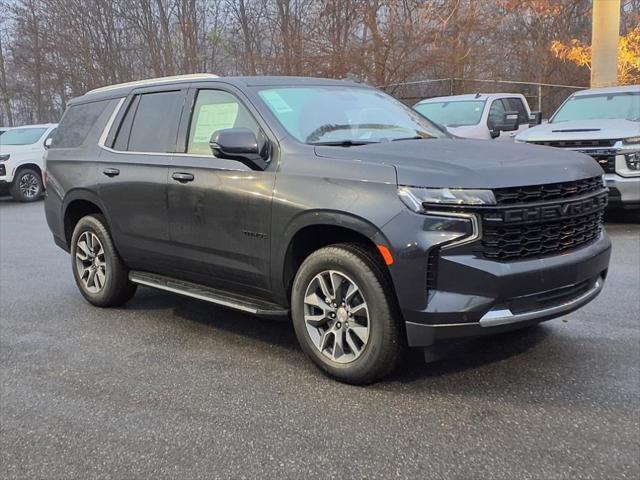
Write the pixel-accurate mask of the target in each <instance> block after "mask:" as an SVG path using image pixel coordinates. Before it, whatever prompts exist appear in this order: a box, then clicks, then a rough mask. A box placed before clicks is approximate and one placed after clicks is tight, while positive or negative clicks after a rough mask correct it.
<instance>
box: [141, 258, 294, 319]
mask: <svg viewBox="0 0 640 480" xmlns="http://www.w3.org/2000/svg"><path fill="white" fill-rule="evenodd" d="M129 280H130V281H131V282H133V283H137V284H138V285H145V286H147V287H153V288H157V289H159V290H166V291H167V292H173V293H177V294H180V295H184V296H186V297H192V298H197V299H199V300H204V301H205V302H211V303H215V304H216V305H220V306H223V307H227V308H233V309H234V310H240V311H243V312H247V313H251V314H253V315H258V316H261V317H282V316H287V315H289V310H288V309H286V308H284V307H282V306H281V305H278V304H276V303H272V302H268V301H266V300H261V299H258V298H252V297H245V296H242V295H238V294H235V293H229V292H225V291H223V290H217V289H215V288H211V287H207V286H205V285H199V284H197V283H191V282H185V281H183V280H176V279H175V278H170V277H165V276H164V275H158V274H156V273H148V272H140V271H135V270H132V271H131V272H129Z"/></svg>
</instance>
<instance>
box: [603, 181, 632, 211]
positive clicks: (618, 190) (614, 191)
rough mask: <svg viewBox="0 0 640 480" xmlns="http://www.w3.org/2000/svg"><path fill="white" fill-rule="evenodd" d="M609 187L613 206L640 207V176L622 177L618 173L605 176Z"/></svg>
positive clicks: (624, 207)
mask: <svg viewBox="0 0 640 480" xmlns="http://www.w3.org/2000/svg"><path fill="white" fill-rule="evenodd" d="M604 178H605V180H606V182H607V187H609V206H610V207H611V208H623V209H640V177H621V176H620V175H618V174H616V173H607V174H605V176H604Z"/></svg>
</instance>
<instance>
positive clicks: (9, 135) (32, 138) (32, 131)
mask: <svg viewBox="0 0 640 480" xmlns="http://www.w3.org/2000/svg"><path fill="white" fill-rule="evenodd" d="M46 130H47V129H46V128H14V129H12V130H8V131H6V132H4V133H3V134H2V136H0V145H31V144H32V143H36V142H37V141H38V140H39V139H40V137H41V136H42V134H43V133H44V132H45V131H46Z"/></svg>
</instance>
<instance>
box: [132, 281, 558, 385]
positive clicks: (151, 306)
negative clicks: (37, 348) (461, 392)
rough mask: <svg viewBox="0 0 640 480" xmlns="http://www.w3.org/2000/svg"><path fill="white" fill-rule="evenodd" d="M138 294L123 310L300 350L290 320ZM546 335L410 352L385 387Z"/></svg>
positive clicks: (524, 347) (499, 354)
mask: <svg viewBox="0 0 640 480" xmlns="http://www.w3.org/2000/svg"><path fill="white" fill-rule="evenodd" d="M140 292H141V293H142V292H144V293H143V294H142V295H140V293H138V295H136V297H134V299H133V300H132V301H131V302H129V303H128V304H127V307H126V308H128V309H132V310H141V311H152V310H169V311H170V312H171V314H172V315H174V316H175V317H177V319H180V320H184V321H188V322H192V323H194V324H198V325H200V326H204V327H206V328H210V329H212V333H213V331H222V332H224V333H228V334H232V335H234V336H239V337H246V338H247V340H249V339H250V340H253V341H257V342H260V343H263V344H264V345H265V346H276V347H280V348H283V349H285V350H287V351H298V352H299V353H300V355H302V350H301V348H300V346H299V345H298V341H297V339H296V337H295V333H294V330H293V326H292V324H291V321H290V320H288V319H283V320H274V319H269V318H259V317H254V316H252V315H245V314H242V313H239V312H235V311H233V310H227V309H224V308H219V307H216V306H214V305H211V304H209V303H206V302H202V301H199V300H193V299H189V298H184V297H179V296H176V295H171V294H166V293H163V292H155V291H153V290H149V289H144V290H140ZM548 335H549V330H548V329H546V328H545V327H543V326H540V325H538V326H533V327H528V328H524V329H522V330H516V331H513V332H506V333H502V334H497V335H492V336H484V337H475V338H467V339H462V340H457V341H451V342H446V343H442V344H437V345H436V347H435V348H434V349H433V350H432V351H431V354H432V356H435V357H436V358H432V359H431V361H429V362H426V361H425V356H424V352H423V350H422V349H411V350H410V351H409V353H408V355H407V358H406V359H405V361H404V363H403V365H402V366H401V367H400V368H399V369H398V370H397V371H396V372H395V373H394V374H392V375H391V376H389V377H388V378H387V379H385V380H384V381H383V383H384V382H385V381H387V382H400V383H412V382H416V381H418V382H419V381H421V380H428V379H429V378H437V377H442V376H446V375H450V374H453V373H459V372H463V371H465V370H470V369H474V368H478V367H481V366H485V365H488V364H492V363H496V362H500V361H502V360H505V359H509V358H512V357H517V356H518V355H521V354H523V353H525V352H527V351H529V350H531V349H532V348H534V347H536V346H537V345H538V344H539V343H541V342H542V341H544V339H545V338H546V337H547V336H548Z"/></svg>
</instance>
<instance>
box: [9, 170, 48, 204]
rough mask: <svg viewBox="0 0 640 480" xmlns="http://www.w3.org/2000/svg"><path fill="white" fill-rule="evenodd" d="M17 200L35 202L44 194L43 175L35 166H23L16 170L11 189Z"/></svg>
mask: <svg viewBox="0 0 640 480" xmlns="http://www.w3.org/2000/svg"><path fill="white" fill-rule="evenodd" d="M10 193H11V196H12V197H13V199H14V200H15V201H17V202H34V201H36V200H38V199H39V198H40V196H41V195H42V176H41V175H40V172H39V171H37V170H35V169H33V168H21V169H20V170H18V171H17V172H16V175H15V177H14V178H13V183H12V184H11V189H10Z"/></svg>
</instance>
